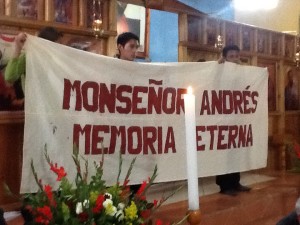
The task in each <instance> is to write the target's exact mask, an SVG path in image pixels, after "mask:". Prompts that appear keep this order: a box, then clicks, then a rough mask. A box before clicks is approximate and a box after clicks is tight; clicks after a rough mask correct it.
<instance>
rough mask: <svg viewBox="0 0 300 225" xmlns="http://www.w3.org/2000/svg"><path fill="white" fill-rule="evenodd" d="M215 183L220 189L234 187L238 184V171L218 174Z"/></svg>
mask: <svg viewBox="0 0 300 225" xmlns="http://www.w3.org/2000/svg"><path fill="white" fill-rule="evenodd" d="M216 183H217V185H219V186H220V189H221V191H224V190H232V189H235V188H237V187H238V186H239V185H240V173H229V174H223V175H218V176H217V177H216Z"/></svg>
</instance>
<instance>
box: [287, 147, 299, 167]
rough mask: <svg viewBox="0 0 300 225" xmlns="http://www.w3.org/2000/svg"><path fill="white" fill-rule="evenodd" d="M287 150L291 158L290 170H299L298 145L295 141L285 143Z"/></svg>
mask: <svg viewBox="0 0 300 225" xmlns="http://www.w3.org/2000/svg"><path fill="white" fill-rule="evenodd" d="M287 151H288V153H289V156H290V159H291V164H292V168H291V170H290V171H291V172H300V145H299V144H298V143H297V142H293V143H289V144H287Z"/></svg>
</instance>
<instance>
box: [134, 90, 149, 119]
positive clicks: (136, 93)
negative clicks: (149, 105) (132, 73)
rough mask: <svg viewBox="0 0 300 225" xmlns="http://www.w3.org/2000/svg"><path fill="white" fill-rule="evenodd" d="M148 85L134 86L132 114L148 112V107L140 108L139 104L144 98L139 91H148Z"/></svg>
mask: <svg viewBox="0 0 300 225" xmlns="http://www.w3.org/2000/svg"><path fill="white" fill-rule="evenodd" d="M147 92H148V88H147V87H134V88H133V93H132V114H146V113H147V111H146V108H143V107H141V108H139V104H140V103H142V101H143V98H142V97H141V96H139V93H147Z"/></svg>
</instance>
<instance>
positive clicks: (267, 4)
mask: <svg viewBox="0 0 300 225" xmlns="http://www.w3.org/2000/svg"><path fill="white" fill-rule="evenodd" d="M233 4H234V8H235V9H237V10H243V11H257V10H270V9H274V8H276V7H277V5H278V0H263V1H262V0H251V1H248V0H233Z"/></svg>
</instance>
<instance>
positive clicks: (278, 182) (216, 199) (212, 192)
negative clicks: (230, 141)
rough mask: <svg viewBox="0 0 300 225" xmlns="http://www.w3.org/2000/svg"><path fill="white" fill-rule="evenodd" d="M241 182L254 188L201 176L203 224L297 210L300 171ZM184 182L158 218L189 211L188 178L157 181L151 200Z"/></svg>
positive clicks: (249, 223) (249, 222)
mask: <svg viewBox="0 0 300 225" xmlns="http://www.w3.org/2000/svg"><path fill="white" fill-rule="evenodd" d="M241 183H242V184H244V185H249V186H251V187H252V190H251V191H250V192H249V193H240V194H239V195H238V196H235V197H230V196H226V195H221V194H219V193H218V191H219V190H218V186H217V185H216V184H215V178H214V177H210V178H203V179H199V194H200V206H201V207H200V208H201V213H202V221H201V225H275V224H276V222H277V221H278V220H279V219H280V218H282V217H283V216H284V215H286V214H288V213H289V212H290V211H291V210H293V208H294V205H295V202H296V199H297V198H298V196H299V193H300V174H293V173H281V172H269V173H253V172H252V173H243V174H242V176H241ZM182 185H183V188H182V189H181V190H180V191H179V192H178V193H176V195H175V196H173V197H172V198H170V199H169V200H168V201H167V202H166V203H165V204H164V205H163V206H162V207H161V208H160V209H159V210H158V211H157V212H156V214H155V218H160V219H162V220H163V221H170V222H173V221H179V220H180V219H182V218H183V217H184V216H185V215H186V211H187V207H188V206H187V201H186V199H187V191H186V186H185V185H186V182H183V181H181V182H170V183H163V184H157V185H155V186H154V187H153V188H152V189H151V190H150V192H149V196H148V200H150V199H160V197H161V196H162V194H165V195H168V193H171V192H172V191H173V190H174V189H176V188H178V187H180V186H182ZM155 218H154V220H155ZM18 224H22V219H21V218H20V217H19V218H17V219H14V220H12V221H9V222H8V225H18ZM184 224H187V223H184Z"/></svg>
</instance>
